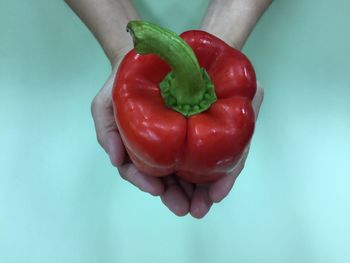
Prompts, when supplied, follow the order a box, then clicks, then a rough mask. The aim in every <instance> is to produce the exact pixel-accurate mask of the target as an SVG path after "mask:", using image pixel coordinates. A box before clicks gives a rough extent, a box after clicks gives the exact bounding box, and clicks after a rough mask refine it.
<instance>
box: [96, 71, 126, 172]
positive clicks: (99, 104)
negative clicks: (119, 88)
mask: <svg viewBox="0 0 350 263" xmlns="http://www.w3.org/2000/svg"><path fill="white" fill-rule="evenodd" d="M112 83H113V78H112V77H110V78H109V79H108V80H107V82H106V84H105V86H104V87H103V88H102V89H101V91H100V92H99V93H98V94H97V96H96V97H95V98H94V100H93V102H92V104H91V113H92V117H93V120H94V124H95V129H96V135H97V140H98V142H99V143H100V145H101V146H102V148H103V149H104V150H105V151H106V152H107V154H108V155H109V158H110V160H111V162H112V164H113V165H114V166H120V165H122V163H123V161H124V158H125V149H124V145H123V142H122V140H121V138H120V135H119V133H118V128H117V125H116V123H115V120H114V113H113V105H112V98H111V96H112V95H111V92H112V91H111V90H112Z"/></svg>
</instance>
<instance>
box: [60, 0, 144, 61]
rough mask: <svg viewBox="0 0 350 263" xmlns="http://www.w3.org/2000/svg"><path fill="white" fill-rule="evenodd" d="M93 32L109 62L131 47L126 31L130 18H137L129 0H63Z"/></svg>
mask: <svg viewBox="0 0 350 263" xmlns="http://www.w3.org/2000/svg"><path fill="white" fill-rule="evenodd" d="M65 2H66V3H67V4H68V5H69V6H70V7H71V8H72V9H73V11H74V12H75V13H76V14H77V15H78V16H79V17H80V19H81V20H82V21H83V22H84V23H85V25H86V26H87V27H88V28H89V29H90V31H91V32H92V33H93V34H94V36H95V37H96V39H97V41H98V42H99V43H100V45H101V46H102V48H103V50H104V51H105V53H106V55H107V57H108V59H109V60H110V62H111V64H112V65H114V63H115V62H116V60H117V58H118V56H120V55H121V53H124V52H125V51H126V50H128V49H131V48H132V40H131V38H130V35H129V34H128V33H127V32H126V25H127V23H128V22H129V21H130V20H135V19H139V17H138V14H137V12H136V10H135V9H134V7H133V6H132V4H131V2H130V1H129V0H65Z"/></svg>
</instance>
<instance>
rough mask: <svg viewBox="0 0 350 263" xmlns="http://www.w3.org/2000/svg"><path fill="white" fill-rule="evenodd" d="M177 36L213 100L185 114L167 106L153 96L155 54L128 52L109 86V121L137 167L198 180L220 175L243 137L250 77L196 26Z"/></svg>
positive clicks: (247, 134)
mask: <svg viewBox="0 0 350 263" xmlns="http://www.w3.org/2000/svg"><path fill="white" fill-rule="evenodd" d="M180 36H181V37H182V38H183V39H184V40H185V41H186V42H187V43H188V44H189V45H190V46H191V48H192V49H193V51H194V53H195V54H196V56H197V59H198V61H199V64H200V66H201V67H204V68H205V69H206V70H207V72H208V74H209V76H210V77H211V80H212V81H213V83H214V86H215V91H216V95H217V97H218V100H217V101H216V102H215V103H214V104H213V105H212V106H211V107H210V108H209V109H208V110H207V111H205V112H202V113H200V114H197V115H194V116H191V117H189V118H185V117H184V116H183V115H181V114H180V113H178V112H175V111H173V110H172V109H170V108H168V107H167V106H166V105H165V104H164V102H163V99H162V97H161V94H160V90H159V83H160V82H161V81H162V80H163V78H164V77H165V76H166V74H167V73H169V72H170V70H171V69H170V68H169V66H168V65H167V64H166V63H165V62H164V61H162V60H161V59H160V58H159V57H158V56H156V55H139V54H137V53H136V52H135V51H134V50H131V51H130V52H129V53H128V54H127V55H126V56H125V58H124V59H123V61H122V63H121V64H120V66H119V69H118V72H117V76H116V81H115V83H114V87H113V104H114V112H115V119H116V122H117V125H118V128H119V132H120V134H121V137H122V140H123V142H124V144H125V147H126V149H127V151H128V153H129V155H130V158H131V160H132V161H133V162H134V164H135V165H136V167H137V168H138V169H139V170H140V171H142V172H144V173H146V174H148V175H151V176H166V175H169V174H176V175H177V176H179V177H180V178H182V179H184V180H186V181H189V182H193V183H205V182H209V181H214V180H217V179H218V178H220V177H222V176H223V175H225V174H227V172H228V171H230V170H231V169H232V168H233V167H234V166H235V164H236V163H237V161H238V160H239V158H240V156H241V155H242V152H243V151H244V148H245V147H246V146H247V144H248V143H249V141H250V139H251V136H252V134H253V130H254V112H253V108H252V105H251V101H252V99H253V97H254V94H255V92H256V77H255V72H254V69H253V67H252V65H251V63H250V62H249V60H248V59H247V58H246V57H245V56H244V55H243V54H242V53H241V52H240V51H238V50H236V49H233V48H232V47H230V46H228V45H227V44H226V43H224V42H223V41H221V40H220V39H218V38H217V37H215V36H213V35H210V34H208V33H206V32H203V31H188V32H185V33H183V34H181V35H180Z"/></svg>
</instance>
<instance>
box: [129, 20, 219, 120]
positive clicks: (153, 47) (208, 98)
mask: <svg viewBox="0 0 350 263" xmlns="http://www.w3.org/2000/svg"><path fill="white" fill-rule="evenodd" d="M127 31H129V32H130V34H131V35H132V37H133V41H134V47H135V50H136V52H137V53H139V54H156V55H158V56H160V57H161V58H162V59H163V60H164V61H166V62H167V64H168V65H169V66H170V67H171V68H172V72H170V73H169V74H168V75H167V76H166V77H165V79H164V80H163V81H162V82H161V83H160V88H161V91H162V96H163V98H164V100H165V103H166V104H167V105H168V106H169V107H172V108H173V109H175V110H176V111H178V112H181V113H182V114H183V115H185V116H190V115H193V114H197V113H199V112H202V111H204V110H206V109H208V108H209V107H210V105H211V104H212V103H213V102H214V101H215V100H216V96H215V91H214V86H213V84H212V82H211V81H210V78H209V75H208V74H207V73H206V72H205V70H204V69H203V68H200V66H199V63H198V60H197V58H196V56H195V54H194V52H193V51H192V49H191V47H190V46H189V45H188V44H187V43H186V42H185V41H184V40H183V39H182V38H180V37H179V36H178V35H177V34H175V33H174V32H172V31H170V30H167V29H164V28H162V27H159V26H157V25H154V24H151V23H148V22H144V21H131V22H129V23H128V25H127Z"/></svg>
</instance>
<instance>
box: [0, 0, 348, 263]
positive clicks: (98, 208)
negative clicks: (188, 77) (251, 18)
mask: <svg viewBox="0 0 350 263" xmlns="http://www.w3.org/2000/svg"><path fill="white" fill-rule="evenodd" d="M134 2H135V5H136V6H137V7H138V9H139V12H140V13H141V15H142V17H143V18H145V19H147V20H150V21H154V22H157V23H160V24H162V25H164V26H167V27H169V28H171V29H173V30H175V31H177V32H179V33H180V32H181V31H183V30H187V29H190V28H196V27H198V25H199V23H200V20H201V17H202V15H203V14H204V12H205V9H206V6H207V3H208V1H207V0H198V1H151V0H148V1H142V0H137V1H136V0H135V1H134ZM349 12H350V1H348V0H335V1H332V2H330V1H326V0H297V1H287V0H284V1H283V0H280V1H278V0H276V1H275V2H274V3H273V5H272V6H271V7H270V9H269V10H268V11H267V13H266V14H265V15H264V17H263V18H262V19H261V20H260V23H259V24H258V26H257V27H256V29H255V31H254V32H253V34H252V35H251V37H250V38H249V40H248V42H247V44H246V46H245V48H244V52H245V53H246V54H247V55H248V56H249V57H250V58H251V60H252V62H253V64H254V65H255V67H256V71H257V76H258V78H259V80H260V81H261V83H262V84H263V86H264V88H265V101H264V104H263V106H262V109H261V115H260V118H259V121H258V123H257V127H256V133H255V136H254V139H253V142H252V146H251V151H250V155H249V157H248V160H247V163H246V167H245V169H244V171H243V172H242V174H241V175H240V177H239V179H238V180H237V182H236V184H235V186H234V189H233V191H232V192H231V193H230V195H229V196H228V197H227V198H226V199H225V200H224V201H223V202H221V203H220V204H218V205H215V206H213V207H212V209H211V211H210V213H209V214H208V215H207V216H206V217H205V218H204V219H202V220H196V219H193V218H191V217H189V216H187V217H184V218H178V217H176V216H174V215H172V214H171V213H170V212H169V211H168V210H167V209H166V208H165V207H164V206H163V205H162V203H161V201H160V200H159V198H154V197H151V196H150V195H147V194H145V193H142V192H140V191H138V190H137V189H135V188H134V187H133V186H131V185H129V184H128V183H126V182H125V181H123V180H122V179H121V178H120V177H119V176H118V174H117V171H116V169H115V168H113V167H112V166H111V165H110V163H109V160H108V158H107V156H106V155H105V153H104V152H103V150H102V149H101V148H100V147H99V146H98V144H97V142H96V139H95V131H94V126H93V122H92V119H91V116H90V102H91V100H92V98H93V97H94V95H95V94H96V93H97V91H98V90H99V88H100V87H101V86H102V84H103V83H104V81H105V80H106V78H107V76H108V75H109V73H110V68H109V65H108V62H107V59H106V57H105V55H104V54H103V52H102V50H101V48H100V47H99V46H98V44H97V42H96V41H95V39H94V38H93V36H92V35H91V34H90V32H89V31H88V30H87V29H86V27H85V26H84V25H83V24H82V23H81V22H80V20H79V19H78V18H77V17H76V16H75V15H74V14H73V13H72V12H71V10H70V9H69V8H68V7H67V6H66V5H65V4H64V3H63V1H46V0H35V1H34V0H31V1H5V0H0V116H1V120H0V262H2V263H14V262H16V263H19V262H21V263H22V262H28V263H32V262H33V263H41V262H51V263H55V262H74V263H79V262H84V263H95V262H96V263H97V262H99V263H100V262H102V263H104V262H106V263H109V262H122V263H129V262H130V263H131V262H145V263H148V262H150V263H151V262H152V263H154V262H168V263H171V262H177V263H178V262H191V263H192V262H201V263H207V262H216V263H221V262H222V263H227V262H249V263H250V262H253V263H254V262H259V263H262V262H269V263H272V262H284V263H287V262H305V263H306V262H307V263H314V262H315V263H316V262H317V263H319V262H332V263H338V262H339V263H340V262H344V263H345V262H350V249H349V244H350V237H349V236H350V212H349V211H350V210H349V208H350V206H349V203H350V191H349V186H350V116H349V115H350V103H349V100H350V85H349V83H350V72H349V71H350V62H349V61H350V52H349V47H350V27H349V25H350V16H349Z"/></svg>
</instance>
